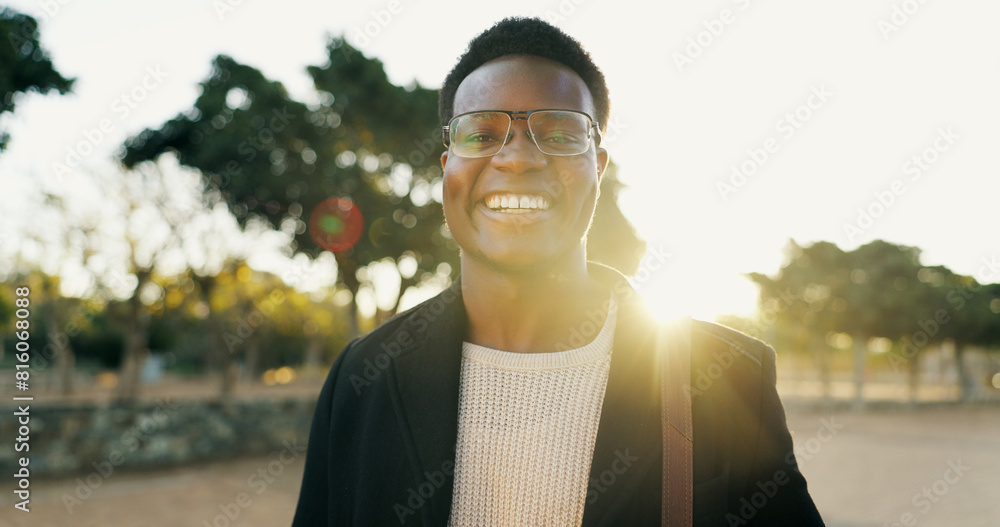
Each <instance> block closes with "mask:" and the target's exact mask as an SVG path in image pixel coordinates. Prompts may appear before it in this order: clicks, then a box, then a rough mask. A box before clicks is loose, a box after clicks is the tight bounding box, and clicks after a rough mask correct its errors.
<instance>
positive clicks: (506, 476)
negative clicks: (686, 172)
mask: <svg viewBox="0 0 1000 527" xmlns="http://www.w3.org/2000/svg"><path fill="white" fill-rule="evenodd" d="M609 106H610V105H609V99H608V92H607V87H606V85H605V82H604V77H603V75H602V74H601V72H600V70H599V69H598V68H597V66H595V65H594V63H593V62H592V61H591V58H590V56H589V55H588V54H587V53H586V52H585V51H584V50H583V49H582V47H581V46H580V44H579V43H578V42H576V41H575V40H573V39H571V38H570V37H568V36H566V35H565V34H564V33H562V32H561V31H559V30H558V29H556V28H554V27H552V26H551V25H548V24H546V23H545V22H542V21H540V20H537V19H506V20H504V21H502V22H500V23H498V24H497V25H495V26H494V27H492V28H490V29H489V30H487V31H486V32H484V33H482V34H481V35H479V36H478V37H476V39H474V40H473V41H472V42H471V43H470V45H469V49H468V50H467V52H466V53H465V54H464V55H463V56H462V57H461V58H460V60H459V62H458V64H457V65H456V66H455V68H454V69H453V70H452V71H451V73H450V74H449V75H448V77H447V79H446V80H445V82H444V86H443V87H442V89H441V99H440V115H441V124H442V126H443V127H444V128H443V131H444V136H445V142H446V145H447V146H448V150H447V151H446V152H445V153H444V154H443V155H442V157H441V165H442V168H443V170H444V192H443V201H444V211H445V217H446V219H447V222H448V225H449V227H450V229H451V232H452V233H453V235H454V237H455V240H456V241H457V242H458V244H459V246H460V247H461V251H462V252H461V277H460V279H459V280H457V281H456V282H455V284H453V285H452V286H451V287H450V288H448V289H447V290H445V291H444V292H443V293H441V294H440V295H438V296H437V297H435V298H433V299H431V300H429V301H427V302H425V303H423V304H421V305H419V306H417V307H415V308H413V309H411V310H409V311H407V312H405V313H402V314H400V315H398V316H396V317H394V318H393V319H392V320H390V321H388V322H386V323H385V324H383V325H382V326H380V327H379V328H377V329H376V330H375V331H373V332H372V333H370V334H369V335H366V336H364V337H361V338H359V339H357V340H355V341H353V342H351V343H350V344H349V345H348V346H347V348H346V349H345V350H344V351H343V352H342V353H341V355H340V357H339V358H338V360H337V362H336V363H335V364H334V366H333V368H332V370H331V371H330V375H329V377H328V379H327V382H326V384H325V385H324V387H323V391H322V393H321V394H320V398H319V402H318V404H317V407H316V414H315V418H314V421H313V425H312V431H311V433H310V437H309V447H308V453H307V458H306V468H305V474H304V477H303V483H302V490H301V494H300V497H299V504H298V508H297V510H296V514H295V520H294V524H293V525H294V526H296V527H305V526H316V525H329V526H333V525H400V524H402V525H455V526H462V525H581V524H582V525H608V526H611V525H630V526H632V525H651V526H652V525H660V524H661V521H662V520H663V518H664V510H663V509H664V508H665V509H666V511H667V514H670V513H671V512H672V513H673V520H672V522H671V523H670V525H681V524H684V525H695V526H700V527H701V526H704V527H708V526H733V525H754V526H762V525H768V526H770V525H790V526H813V525H822V524H823V523H822V520H821V519H820V517H819V514H818V513H817V511H816V508H815V506H814V505H813V502H812V500H811V498H810V497H809V494H808V492H807V490H806V483H805V480H804V478H803V477H802V475H801V473H800V472H799V470H798V468H797V465H796V462H795V456H794V453H793V450H792V441H791V437H790V435H789V433H788V430H787V427H786V425H785V419H784V411H783V409H782V407H781V403H780V401H779V400H778V397H777V393H776V392H775V388H774V382H775V378H774V375H775V371H774V351H773V350H772V349H771V348H770V347H768V346H767V345H766V344H764V343H762V342H760V341H757V340H755V339H752V338H750V337H747V336H745V335H743V334H741V333H738V332H736V331H734V330H731V329H729V328H725V327H722V326H718V325H715V324H711V323H707V322H700V321H692V323H691V324H690V330H689V334H688V333H687V332H685V334H688V338H689V340H690V342H691V346H690V347H691V350H690V359H689V360H690V379H685V378H680V377H679V378H678V379H680V382H673V383H671V382H670V381H669V380H666V381H665V379H668V378H669V377H668V376H666V375H665V374H661V372H662V371H663V370H661V362H660V360H659V359H660V356H661V352H662V348H663V346H662V345H658V344H657V342H658V341H657V335H658V327H657V324H655V323H654V322H653V321H652V319H651V318H650V316H649V314H648V313H647V312H646V310H645V309H644V306H643V304H642V302H641V300H640V299H639V297H638V295H637V294H636V292H635V291H634V290H633V289H632V288H631V286H630V285H629V284H628V282H627V281H626V280H625V278H624V277H623V276H622V275H621V274H619V273H618V272H617V271H614V270H613V269H610V268H607V267H603V266H600V265H597V264H593V263H588V261H587V254H586V238H587V230H588V228H589V226H590V222H591V219H592V218H593V215H594V209H595V205H596V203H597V199H598V188H599V185H600V180H601V176H602V174H603V172H604V169H605V167H606V166H607V163H608V153H607V151H606V150H605V149H603V148H602V147H601V133H602V131H603V130H604V127H605V126H606V123H607V122H608V114H609ZM655 154H656V153H650V155H655ZM685 356H686V355H685ZM661 375H664V378H661ZM701 379H704V380H706V382H700V380H701ZM696 380H698V381H696ZM689 381H692V382H689ZM692 385H693V387H692ZM661 389H662V390H663V393H661ZM668 391H669V392H670V393H683V394H684V397H685V398H686V400H687V401H688V406H689V408H690V420H689V421H688V423H689V424H688V426H687V432H681V434H683V436H684V437H686V438H687V439H690V438H691V437H692V435H693V439H694V441H693V452H692V450H690V448H692V447H690V446H689V447H688V448H689V450H687V451H685V450H684V449H679V450H675V451H676V452H681V453H684V452H688V453H689V454H688V458H687V459H686V463H687V466H688V467H691V465H693V469H692V470H693V472H692V473H688V472H684V471H683V470H681V471H680V472H678V471H677V470H678V469H677V468H676V467H677V465H671V464H670V462H671V460H674V459H675V458H676V459H681V460H682V465H683V463H684V462H685V461H684V456H683V455H681V456H680V457H677V456H676V455H675V454H670V455H668V456H665V455H664V447H665V446H670V445H674V446H675V447H676V445H677V444H679V443H683V441H680V442H677V441H674V440H666V441H665V440H664V437H666V435H665V434H667V432H665V430H667V429H666V428H665V427H663V426H662V424H663V422H664V421H663V420H662V417H663V414H662V413H661V411H662V410H663V409H664V408H666V407H667V406H666V403H663V401H665V400H666V398H665V397H664V394H666V393H667V392H668ZM672 400H673V399H672ZM671 408H672V407H671ZM681 428H684V427H683V426H682V427H681ZM692 431H693V432H692ZM678 437H680V436H678ZM689 445H690V443H689ZM671 452H674V451H671ZM691 455H693V462H692V459H691V457H690V456H691ZM665 457H666V459H667V461H668V463H667V468H666V469H664V460H665ZM671 467H673V468H671ZM682 468H683V467H682ZM664 482H666V484H665V483H664ZM678 495H681V496H685V497H686V498H685V499H678V498H677V496H678ZM664 496H668V497H669V498H668V499H667V500H666V501H665V499H664ZM663 503H669V504H671V505H669V506H666V507H664V508H661V506H662V505H663ZM675 503H681V504H683V503H687V505H686V506H683V505H679V506H675V505H674V504H675ZM692 505H693V510H692ZM674 509H676V510H674ZM682 509H683V511H682ZM678 517H681V518H682V521H681V522H678V521H677V518H678Z"/></svg>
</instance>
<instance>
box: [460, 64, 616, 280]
mask: <svg viewBox="0 0 1000 527" xmlns="http://www.w3.org/2000/svg"><path fill="white" fill-rule="evenodd" d="M543 108H552V109H565V110H578V111H582V112H585V113H587V114H588V115H591V116H593V115H594V113H595V112H594V104H593V98H592V97H591V95H590V90H588V89H587V85H586V84H584V82H583V79H581V78H580V76H579V75H577V74H576V73H575V72H573V70H571V69H569V68H567V67H565V66H563V65H562V64H559V63H557V62H554V61H550V60H547V59H543V58H540V57H534V56H515V55H509V56H505V57H500V58H498V59H495V60H493V61H490V62H487V63H486V64H483V65H482V66H480V67H479V68H478V69H476V70H475V71H473V72H472V73H471V74H469V76H468V77H466V78H465V79H464V80H463V81H462V83H461V84H460V85H459V87H458V90H457V91H456V93H455V107H454V112H453V115H458V114H462V113H465V112H471V111H477V110H508V111H526V110H537V109H543ZM511 134H513V137H512V138H511V139H510V140H509V141H508V142H507V144H506V145H504V147H503V149H502V150H501V151H500V152H499V153H498V154H496V155H493V156H490V157H481V158H471V159H470V158H463V157H459V156H457V155H455V154H453V153H452V152H451V150H450V149H449V151H447V152H445V153H444V154H443V155H442V156H441V166H442V168H443V169H444V189H443V198H444V213H445V218H446V220H447V222H448V226H449V228H450V229H451V232H452V234H453V235H454V236H455V240H456V241H458V244H459V246H460V247H461V248H462V251H463V257H469V258H474V259H476V260H478V261H479V262H480V263H483V264H485V265H487V266H489V267H492V268H494V269H499V270H502V271H505V272H515V273H517V272H525V271H531V270H539V269H541V268H548V267H551V266H553V265H557V264H558V263H559V262H560V261H561V260H563V259H565V258H573V257H574V256H577V255H578V256H580V257H583V256H584V255H585V254H586V253H585V244H586V242H585V236H586V233H587V229H588V228H589V226H590V221H591V219H592V217H593V215H594V207H595V205H596V203H597V191H598V187H599V183H600V175H601V173H603V171H604V167H605V166H606V165H607V161H608V155H607V152H606V151H605V150H604V149H603V148H598V147H597V146H596V145H594V144H593V142H592V146H591V147H590V149H589V150H587V151H586V152H584V153H583V154H579V155H573V156H548V155H545V154H543V153H542V152H541V151H539V150H538V147H536V146H535V144H534V142H532V140H531V138H530V137H529V136H528V125H527V122H526V121H524V120H515V121H513V122H512V123H511ZM514 198H517V199H518V201H517V202H518V203H519V202H520V199H521V198H528V199H529V200H536V201H535V202H534V203H536V205H534V206H535V207H541V209H544V210H541V209H533V210H531V211H530V212H527V211H524V210H513V209H516V208H518V206H517V205H514V206H513V207H512V205H511V203H513V202H514ZM504 204H506V207H504V206H503V205H504ZM537 204H541V205H537ZM545 205H547V208H545Z"/></svg>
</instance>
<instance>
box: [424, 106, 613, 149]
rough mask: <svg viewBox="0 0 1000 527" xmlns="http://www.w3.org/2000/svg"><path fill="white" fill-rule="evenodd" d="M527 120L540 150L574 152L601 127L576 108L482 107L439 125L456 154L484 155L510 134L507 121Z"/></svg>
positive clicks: (597, 134) (497, 146) (499, 144)
mask: <svg viewBox="0 0 1000 527" xmlns="http://www.w3.org/2000/svg"><path fill="white" fill-rule="evenodd" d="M515 120H525V121H528V136H529V137H531V140H532V141H533V142H534V143H535V146H537V147H538V150H540V151H541V152H542V153H543V154H546V155H550V156H575V155H579V154H582V153H584V152H586V151H587V150H589V149H590V140H591V139H592V138H593V137H595V135H596V137H597V145H598V146H600V144H601V129H600V127H599V126H598V124H597V121H594V120H593V119H591V118H590V116H589V115H587V114H585V113H583V112H578V111H576V110H559V109H543V110H526V111H517V112H509V111H505V110H483V111H477V112H468V113H463V114H459V115H456V116H455V117H453V118H452V119H451V121H449V122H448V126H445V127H444V128H443V132H444V133H443V135H444V145H445V146H447V147H449V148H451V151H452V152H454V153H455V155H457V156H459V157H488V156H492V155H496V154H498V153H500V150H501V149H502V148H503V146H504V145H505V144H507V142H508V141H510V139H511V138H512V137H513V134H511V133H510V128H511V121H515Z"/></svg>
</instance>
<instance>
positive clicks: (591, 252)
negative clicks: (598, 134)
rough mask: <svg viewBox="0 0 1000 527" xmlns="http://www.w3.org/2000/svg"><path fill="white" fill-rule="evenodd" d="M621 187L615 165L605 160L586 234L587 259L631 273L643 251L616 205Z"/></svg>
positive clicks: (644, 246) (642, 245) (622, 185)
mask: <svg viewBox="0 0 1000 527" xmlns="http://www.w3.org/2000/svg"><path fill="white" fill-rule="evenodd" d="M624 187H625V184H624V183H622V182H621V180H620V179H618V165H616V164H615V163H614V162H609V163H608V168H607V170H605V172H604V178H603V179H602V180H601V197H600V198H599V199H598V200H597V210H596V211H595V212H594V221H593V223H592V224H591V225H590V231H589V232H588V233H587V258H588V259H590V260H594V261H596V262H600V263H603V264H605V265H609V266H611V267H614V268H615V269H618V270H619V271H621V272H622V273H624V274H625V275H628V276H631V275H633V274H635V272H636V270H638V268H639V262H640V260H642V257H643V255H644V254H645V253H646V242H645V241H643V240H642V239H641V238H639V234H638V233H637V232H636V231H635V227H634V226H633V225H632V224H631V223H630V222H629V221H628V218H626V217H625V214H623V213H622V211H621V209H620V208H619V207H618V193H619V192H620V191H621V189H622V188H624Z"/></svg>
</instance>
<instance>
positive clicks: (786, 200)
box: [0, 0, 1000, 527]
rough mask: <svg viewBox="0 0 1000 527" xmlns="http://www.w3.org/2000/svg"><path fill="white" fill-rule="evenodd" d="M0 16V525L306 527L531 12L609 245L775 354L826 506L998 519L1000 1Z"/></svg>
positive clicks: (234, 6) (378, 2) (227, 2)
mask: <svg viewBox="0 0 1000 527" xmlns="http://www.w3.org/2000/svg"><path fill="white" fill-rule="evenodd" d="M0 9H2V11H0V28H2V30H3V33H4V36H5V38H4V39H3V41H2V42H0V134H2V135H0V279H2V281H3V285H2V286H0V396H2V398H0V410H2V413H0V415H2V417H0V441H2V442H3V446H2V447H0V472H3V473H8V474H14V473H16V472H18V470H19V469H20V467H19V465H18V462H19V459H20V458H21V457H22V456H28V457H30V465H29V467H28V468H29V469H30V481H29V483H27V484H28V485H29V486H30V487H29V489H30V503H25V501H24V499H23V498H19V497H18V496H17V494H16V493H15V492H14V491H15V490H18V488H19V487H18V485H20V484H21V483H20V482H19V480H18V479H16V478H15V479H7V480H6V481H5V482H4V483H3V484H2V485H0V488H2V489H3V492H2V493H0V507H2V511H3V512H2V514H0V525H18V526H20V525H25V526H27V525H31V526H41V525H95V526H96V525H102V526H105V525H122V526H125V525H128V526H140V525H142V526H167V525H170V526H173V525H181V524H183V525H198V526H202V525H210V526H216V527H223V526H226V525H234V524H239V525H247V526H250V525H286V524H288V523H290V521H291V516H292V513H293V511H294V504H295V501H296V498H297V494H298V487H299V483H300V478H301V472H302V461H303V458H304V455H303V452H304V451H303V448H304V446H305V443H306V439H307V434H308V427H309V420H310V419H311V415H312V409H313V406H314V404H315V399H316V396H317V395H318V392H319V388H320V386H321V383H322V381H323V378H324V377H325V375H326V372H327V371H328V369H329V367H330V365H331V364H332V363H333V361H334V360H335V359H336V356H337V354H338V353H339V351H340V350H341V349H342V348H343V346H344V345H345V344H346V343H347V342H348V341H349V340H350V339H351V338H353V337H354V336H357V335H359V334H363V333H365V332H367V331H369V330H371V329H372V328H373V327H375V326H376V325H378V324H379V323H381V322H382V321H384V320H385V319H387V318H388V317H390V316H392V315H393V314H395V313H397V312H399V311H401V310H404V309H407V308H409V307H411V306H413V305H415V304H417V303H419V302H420V301H422V300H424V299H426V298H429V297H430V296H432V295H434V294H435V293H437V292H438V291H440V290H441V289H442V288H443V287H445V286H447V284H449V283H450V281H451V280H453V279H454V278H455V277H456V276H457V272H458V265H457V246H456V245H455V243H454V240H453V239H452V238H451V236H450V234H449V232H448V230H447V228H446V227H445V226H444V225H443V222H442V213H441V203H440V201H441V170H440V162H439V156H440V154H441V152H442V150H443V148H444V147H443V146H442V144H441V134H440V126H439V123H438V119H437V88H438V87H439V86H440V84H441V81H442V80H443V79H444V77H445V75H446V74H447V72H448V70H449V69H450V68H451V67H452V66H453V65H454V63H455V62H456V61H457V59H458V57H459V56H460V55H461V53H462V52H463V51H464V49H465V46H466V44H467V42H468V41H469V40H470V39H471V38H472V37H474V36H475V35H476V34H478V33H479V32H481V31H483V30H484V29H486V28H487V27H489V26H490V25H491V24H492V23H493V22H496V21H498V20H499V19H501V18H503V17H504V16H511V15H527V16H538V17H541V18H544V19H546V20H549V21H550V22H552V23H554V24H555V25H557V26H559V27H561V28H562V29H563V30H564V31H566V32H567V33H569V34H570V35H572V36H574V37H575V38H577V39H578V40H580V41H581V42H582V43H583V45H584V46H585V48H586V49H588V51H589V52H590V53H591V55H592V56H593V57H594V60H595V62H596V63H597V64H598V65H599V66H600V67H601V68H602V69H603V71H604V73H605V76H606V77H607V82H608V85H609V88H610V93H611V99H612V116H611V120H610V123H608V133H607V134H606V136H605V144H604V146H605V147H606V148H607V149H608V150H609V152H610V153H611V158H612V163H613V164H612V166H611V168H610V169H609V172H608V173H607V174H606V176H605V179H604V181H603V182H602V194H601V200H600V202H599V205H598V212H597V216H596V218H595V221H594V225H593V227H592V230H591V235H590V239H589V242H588V250H589V253H590V257H591V258H592V259H594V260H598V261H602V262H605V263H608V264H609V265H612V266H614V267H616V268H618V269H620V270H622V271H623V272H625V273H626V274H628V275H629V276H630V279H631V281H632V282H633V284H634V285H635V286H636V288H637V289H638V290H639V291H640V292H641V293H642V294H643V296H644V297H645V298H646V300H647V302H648V304H649V306H650V308H651V309H652V310H653V311H654V312H656V313H657V314H658V315H659V316H661V317H664V318H667V317H671V316H675V315H678V314H682V313H691V314H693V315H694V316H696V317H698V318H703V319H708V320H716V321H719V322H721V323H723V324H727V325H730V326H733V327H735V328H738V329H740V330H743V331H745V332H747V333H749V334H751V335H754V336H757V337H759V338H762V339H764V340H766V341H767V342H769V343H770V344H772V345H773V346H774V347H775V348H776V350H777V353H778V389H779V392H780V393H781V395H782V398H783V401H784V403H785V406H786V410H787V412H788V421H789V428H790V429H791V430H792V431H793V437H794V439H795V444H796V451H797V457H798V460H799V463H800V465H801V467H802V470H803V472H804V473H805V474H806V477H807V478H808V480H809V482H810V489H811V492H812V494H813V497H814V499H815V501H816V503H817V505H818V506H819V508H820V511H821V513H822V514H823V516H824V518H825V519H826V521H827V523H828V525H831V526H835V527H838V526H839V527H876V526H878V527H881V526H885V525H922V526H923V525H928V526H930V525H941V526H955V525H962V526H976V525H997V524H998V522H1000V506H998V505H997V504H996V500H995V496H996V495H997V493H998V491H1000V478H997V477H996V476H997V475H998V474H1000V449H998V448H997V447H1000V404H998V403H1000V237H998V236H997V224H998V217H997V210H998V208H997V202H998V196H1000V177H998V176H1000V174H998V173H997V169H996V166H997V164H996V160H995V153H996V145H997V144H998V140H1000V129H998V128H997V126H996V119H997V117H998V116H1000V102H998V99H997V98H996V97H995V94H996V93H998V92H1000V56H998V55H997V52H996V50H997V49H1000V46H998V45H997V44H1000V36H998V34H997V32H996V31H995V27H993V26H994V24H993V23H992V21H994V20H996V17H997V16H1000V4H997V3H995V2H990V1H988V0H979V1H969V2H961V3H951V4H945V3H933V2H929V3H921V2H918V1H916V0H878V1H875V2H872V1H870V0H866V1H861V0H848V1H844V2H838V3H836V4H823V5H817V4H813V3H802V2H793V1H792V0H771V1H769V2H757V1H756V0H719V1H717V2H714V3H704V2H698V3H696V2H683V3H672V4H670V5H663V6H656V7H651V6H649V5H647V4H642V3H639V2H621V1H618V2H613V3H612V2H607V1H604V0H558V1H552V2H527V1H512V2H503V3H498V4H496V5H477V6H476V8H475V9H470V8H469V7H468V6H463V7H456V6H455V5H453V4H451V5H446V4H443V3H433V2H428V1H426V0H387V1H382V0H373V1H367V2H355V3H351V4H350V5H347V4H342V3H336V2H315V1H309V0H289V1H287V2H284V3H283V4H282V5H281V7H280V8H279V7H278V6H277V4H274V3H268V4H265V3H262V2H248V1H243V0H213V1H212V2H194V1H191V0H180V1H176V2H172V3H169V4H166V3H164V4H157V5H144V4H138V3H135V2H131V3H130V2H125V1H116V0H95V1H92V2H80V3H77V2H72V1H70V0H35V1H27V0H25V1H6V2H3V4H2V6H0ZM25 349H27V350H29V352H28V353H29V355H30V357H27V359H28V360H27V361H24V360H22V358H23V357H21V354H22V353H24V350H25ZM19 364H20V365H21V366H22V367H21V368H20V369H18V365H19ZM18 372H21V373H20V374H18ZM718 374H720V373H716V372H713V371H707V372H704V376H705V377H706V378H705V379H704V382H711V376H712V375H716V376H717V375H718ZM698 381H699V379H695V383H696V385H697V382H698ZM15 397H30V398H32V399H31V401H30V430H29V432H30V434H29V435H30V437H28V438H27V440H25V439H19V438H21V437H25V435H24V434H23V430H21V429H20V424H19V423H18V422H17V418H16V416H15V414H14V412H16V411H18V407H19V406H18V405H21V404H29V401H20V400H15V399H14V398H15ZM19 443H27V444H28V445H29V446H30V451H25V450H21V449H20V448H21V447H18V446H17V445H18V444H19ZM19 503H20V504H22V505H21V507H23V508H30V512H23V511H21V510H18V509H17V508H16V506H17V505H18V504H19Z"/></svg>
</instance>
